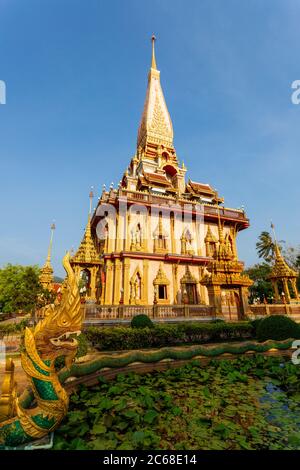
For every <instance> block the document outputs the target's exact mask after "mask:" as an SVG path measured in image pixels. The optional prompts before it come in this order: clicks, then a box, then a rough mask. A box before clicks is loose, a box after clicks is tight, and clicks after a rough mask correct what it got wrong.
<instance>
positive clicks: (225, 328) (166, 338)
mask: <svg viewBox="0 0 300 470" xmlns="http://www.w3.org/2000/svg"><path fill="white" fill-rule="evenodd" d="M85 334H86V337H87V339H88V340H89V341H90V343H91V344H92V345H93V346H94V347H95V348H96V349H98V350H99V351H117V350H127V349H140V348H159V347H164V346H176V345H179V344H185V343H186V344H193V343H194V344H199V343H207V342H218V341H228V340H242V339H246V338H251V337H253V327H252V325H251V324H250V323H248V322H240V323H223V322H218V323H180V324H178V323H177V324H175V325H169V324H163V325H155V324H154V326H153V327H152V328H124V327H118V326H114V327H106V328H102V327H95V326H90V327H88V328H86V329H85Z"/></svg>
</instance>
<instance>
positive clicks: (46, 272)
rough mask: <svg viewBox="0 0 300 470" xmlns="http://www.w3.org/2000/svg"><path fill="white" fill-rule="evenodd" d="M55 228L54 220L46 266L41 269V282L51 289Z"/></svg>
mask: <svg viewBox="0 0 300 470" xmlns="http://www.w3.org/2000/svg"><path fill="white" fill-rule="evenodd" d="M54 230H55V223H54V222H53V223H52V225H51V235H50V243H49V247H48V254H47V259H46V262H45V264H44V266H43V267H42V268H41V270H40V283H41V284H42V286H43V287H44V288H45V289H49V290H51V286H52V283H53V268H52V266H51V252H52V244H53V235H54Z"/></svg>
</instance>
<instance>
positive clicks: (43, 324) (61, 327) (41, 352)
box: [0, 254, 83, 448]
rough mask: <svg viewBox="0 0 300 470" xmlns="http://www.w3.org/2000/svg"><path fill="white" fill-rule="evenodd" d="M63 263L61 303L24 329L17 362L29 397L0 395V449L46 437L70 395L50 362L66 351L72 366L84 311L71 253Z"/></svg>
mask: <svg viewBox="0 0 300 470" xmlns="http://www.w3.org/2000/svg"><path fill="white" fill-rule="evenodd" d="M63 265H64V267H65V269H66V271H67V275H68V277H67V282H66V287H65V290H64V293H63V296H62V300H61V302H60V303H59V304H57V305H52V306H49V307H48V308H46V310H45V316H44V318H43V320H41V321H40V322H39V323H38V324H37V326H36V327H35V328H34V329H33V330H31V329H29V328H26V330H25V337H24V350H23V352H22V353H21V362H22V367H23V369H24V371H25V372H26V374H27V377H28V379H29V381H30V385H31V394H30V397H29V400H28V399H27V400H26V394H25V396H24V394H23V396H22V397H20V398H19V399H18V398H17V397H16V396H13V395H12V396H11V401H12V400H13V401H14V403H13V406H11V404H10V406H8V405H9V397H6V398H4V397H1V398H0V402H1V400H2V403H1V405H2V408H1V409H2V411H3V406H4V407H5V406H7V413H6V418H7V419H5V420H3V419H2V421H1V422H0V448H1V447H2V448H3V447H17V446H22V445H23V444H26V443H28V442H31V441H34V440H35V439H39V438H42V437H44V436H45V435H47V434H48V433H49V432H51V431H53V430H54V429H55V428H56V427H57V426H58V425H59V424H60V422H61V420H62V419H63V418H64V416H65V414H66V413H67V410H68V403H69V400H68V395H67V393H66V391H65V390H64V388H63V387H62V386H61V384H60V382H59V379H58V376H57V373H56V370H55V367H54V362H55V359H56V358H57V357H59V356H65V362H66V365H67V366H70V365H71V363H72V361H73V359H74V357H75V355H76V352H77V346H78V343H77V340H76V339H75V336H76V335H79V334H80V333H81V326H82V319H83V315H82V310H81V306H80V296H79V291H78V286H77V281H76V278H75V275H74V272H73V270H72V268H71V266H70V262H69V254H67V255H66V256H65V258H64V261H63ZM11 393H12V391H11ZM27 396H28V394H27ZM5 400H7V401H5ZM26 401H27V403H26ZM3 403H4V405H3ZM6 403H7V405H6ZM2 415H3V412H2Z"/></svg>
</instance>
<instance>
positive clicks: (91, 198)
mask: <svg viewBox="0 0 300 470" xmlns="http://www.w3.org/2000/svg"><path fill="white" fill-rule="evenodd" d="M93 190H94V186H91V191H90V194H89V198H90V211H89V215H91V214H92V204H93V197H94V191H93Z"/></svg>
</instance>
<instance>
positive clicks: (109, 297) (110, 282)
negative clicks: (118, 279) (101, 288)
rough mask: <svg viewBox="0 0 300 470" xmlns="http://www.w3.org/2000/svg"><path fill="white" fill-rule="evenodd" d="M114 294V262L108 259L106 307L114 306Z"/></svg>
mask: <svg viewBox="0 0 300 470" xmlns="http://www.w3.org/2000/svg"><path fill="white" fill-rule="evenodd" d="M112 294H113V266H112V261H111V260H110V259H108V260H107V261H106V283H105V301H104V304H105V305H111V304H112Z"/></svg>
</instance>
